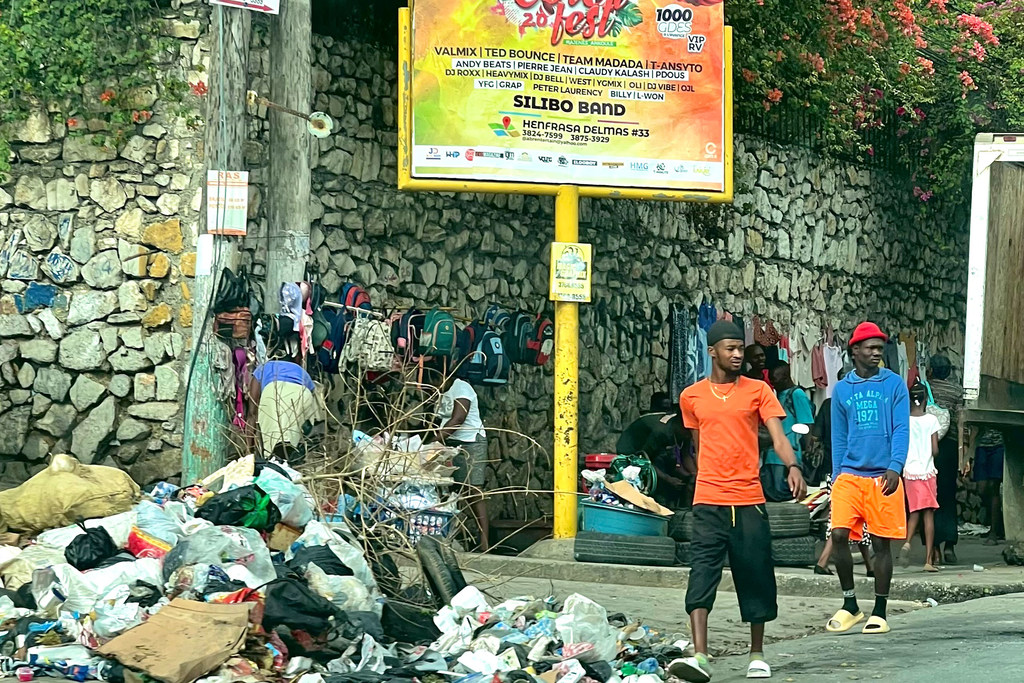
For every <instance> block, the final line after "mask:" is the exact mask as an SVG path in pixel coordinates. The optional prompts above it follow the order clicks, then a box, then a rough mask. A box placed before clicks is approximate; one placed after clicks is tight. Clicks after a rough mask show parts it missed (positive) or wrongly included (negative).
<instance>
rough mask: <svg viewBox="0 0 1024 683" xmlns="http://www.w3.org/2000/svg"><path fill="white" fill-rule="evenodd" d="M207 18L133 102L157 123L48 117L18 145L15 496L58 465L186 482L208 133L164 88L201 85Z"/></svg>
mask: <svg viewBox="0 0 1024 683" xmlns="http://www.w3.org/2000/svg"><path fill="white" fill-rule="evenodd" d="M186 4H190V3H186ZM202 13H203V10H200V9H198V6H197V5H192V7H191V8H189V7H186V8H184V9H182V10H180V11H169V14H168V15H167V16H166V17H165V20H164V21H163V28H164V32H165V33H166V35H169V36H172V37H174V38H176V39H178V41H177V43H176V44H177V48H176V51H175V52H174V53H173V54H167V55H166V62H165V63H163V64H161V65H160V67H161V68H160V71H161V80H159V81H157V82H156V83H154V84H153V85H151V86H148V87H142V88H138V89H136V90H135V91H133V92H131V93H128V99H129V102H130V103H131V107H132V108H133V109H137V110H144V111H150V112H152V118H151V119H150V120H148V121H146V122H145V123H143V124H139V125H137V126H135V128H134V130H132V131H129V134H128V135H127V136H126V137H125V138H124V140H123V141H121V142H118V141H117V140H116V139H115V138H114V136H113V135H112V133H111V131H109V130H107V125H106V124H105V123H104V121H103V120H101V118H100V117H99V116H97V115H95V113H90V112H81V113H76V114H75V116H74V120H69V121H60V120H51V119H50V117H49V115H48V114H46V113H44V112H43V111H40V112H38V113H37V114H36V115H34V116H33V117H31V118H30V119H29V120H28V121H27V122H26V123H25V124H24V125H22V126H20V127H18V129H17V130H15V131H14V132H13V139H14V142H13V150H14V158H13V169H12V172H11V174H10V176H9V177H8V178H6V179H0V183H2V185H0V278H2V287H3V292H2V296H0V413H2V414H0V421H2V424H3V428H2V429H0V482H3V483H5V484H6V485H11V484H16V483H19V482H20V481H22V480H24V479H25V478H27V476H28V475H29V474H32V473H34V472H36V471H38V470H39V469H41V468H42V467H43V466H44V465H45V462H46V461H45V458H46V457H47V456H48V455H49V454H50V453H51V452H58V453H59V452H70V453H73V454H74V455H76V456H77V457H78V458H79V459H80V460H82V461H83V462H85V463H104V464H112V465H119V466H121V467H125V468H127V469H128V470H129V471H130V472H131V473H132V475H133V476H134V477H135V478H136V479H137V480H139V481H140V482H141V483H147V482H149V481H152V480H154V479H156V478H162V477H170V476H173V475H175V474H177V473H178V472H180V469H181V468H180V459H181V455H180V447H181V443H182V432H181V417H182V412H183V411H182V404H181V399H182V397H183V395H184V382H183V379H184V374H183V371H182V370H183V367H184V365H183V361H184V360H185V359H186V358H187V357H188V347H189V346H190V343H191V331H190V330H189V329H187V328H188V327H189V326H191V308H190V307H189V304H188V303H187V302H188V300H189V298H190V295H189V287H188V279H187V278H188V276H190V275H192V274H194V273H193V270H194V267H195V255H194V253H190V251H191V249H192V247H193V245H194V244H195V230H196V225H197V220H198V215H199V214H198V209H199V206H200V204H201V202H202V193H201V187H202V185H201V180H202V176H203V162H202V159H201V156H200V154H201V139H202V132H201V128H200V129H194V128H191V127H189V126H188V125H187V121H186V117H187V116H189V115H190V114H189V112H188V111H187V110H188V105H189V104H190V102H182V101H181V100H180V99H174V98H170V97H168V96H167V92H168V88H166V87H165V81H164V80H163V79H169V78H174V79H178V81H179V82H180V81H181V80H190V81H192V82H193V83H194V82H197V81H199V80H201V79H202V78H203V76H202V75H201V74H202V72H203V69H202V65H203V64H204V63H205V62H207V61H208V58H207V55H205V54H204V50H203V49H202V48H201V47H200V46H199V44H198V40H197V39H198V38H199V35H200V32H201V30H200V29H201V26H203V25H205V19H204V17H203V16H202ZM111 87H116V86H111ZM100 90H102V88H98V89H97V90H96V92H97V94H98V93H99V92H100ZM191 104H192V105H193V106H198V105H199V103H198V101H196V100H194V99H192V100H191ZM100 106H102V105H100V103H99V102H98V101H97V107H98V108H99V107H100Z"/></svg>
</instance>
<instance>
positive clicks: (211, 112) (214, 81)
mask: <svg viewBox="0 0 1024 683" xmlns="http://www.w3.org/2000/svg"><path fill="white" fill-rule="evenodd" d="M286 4H287V3H286ZM251 29H252V15H251V14H250V13H249V11H248V10H244V9H235V8H228V7H224V6H223V5H216V6H214V7H213V12H212V20H211V22H210V38H211V39H210V44H211V50H210V53H211V54H210V73H209V94H208V96H207V98H206V112H205V113H206V138H205V150H206V169H207V170H213V171H241V170H243V169H244V163H245V162H244V157H243V145H244V143H245V121H246V109H245V93H246V82H247V79H248V70H247V63H248V57H249V36H250V33H251ZM203 186H204V187H206V181H205V178H204V181H203ZM203 207H204V208H203V210H202V211H201V213H200V219H199V226H200V229H199V235H200V238H199V244H198V246H197V258H196V278H195V285H194V287H193V306H192V310H193V317H192V357H191V359H190V361H189V367H190V372H189V377H188V392H187V394H186V398H185V443H184V446H183V448H182V451H181V459H182V462H181V478H182V483H184V484H191V483H193V482H195V481H197V480H199V479H202V478H203V477H205V476H206V475H208V474H210V473H212V472H215V471H216V470H217V469H218V468H220V467H221V466H223V465H224V461H225V456H226V455H227V448H228V439H227V435H228V428H229V426H230V424H231V416H230V414H229V413H228V411H227V409H226V407H225V405H224V402H223V401H222V400H221V397H220V395H219V389H218V384H219V383H218V382H217V381H216V370H215V368H214V363H213V360H214V354H215V353H216V349H217V345H218V344H220V342H219V341H217V340H216V338H215V337H214V334H213V315H212V313H211V314H210V320H207V319H206V317H207V310H208V308H209V304H210V303H211V301H212V296H213V294H214V292H215V290H216V288H217V284H218V282H219V280H220V273H221V270H223V269H224V268H225V267H230V268H231V269H232V270H236V269H237V264H238V240H239V238H236V237H222V236H215V237H214V238H213V240H209V238H208V237H206V230H207V226H206V210H205V202H204V203H203ZM204 252H205V253H204ZM210 252H212V254H211V253H210ZM204 264H209V265H204Z"/></svg>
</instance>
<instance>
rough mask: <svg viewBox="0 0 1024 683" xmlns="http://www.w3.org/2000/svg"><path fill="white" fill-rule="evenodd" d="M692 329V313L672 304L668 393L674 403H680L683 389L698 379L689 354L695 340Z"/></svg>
mask: <svg viewBox="0 0 1024 683" xmlns="http://www.w3.org/2000/svg"><path fill="white" fill-rule="evenodd" d="M692 327H693V322H692V320H691V318H690V311H689V310H687V308H686V307H685V306H683V305H681V304H672V307H671V308H670V309H669V346H668V367H669V375H668V392H669V396H671V397H672V400H673V402H675V401H678V399H679V395H680V394H682V393H683V389H685V388H686V387H688V386H690V385H691V384H693V383H694V382H695V381H696V379H697V372H696V369H695V368H694V364H693V359H691V358H690V354H689V347H690V344H691V342H692V340H693V333H692V330H691V328H692Z"/></svg>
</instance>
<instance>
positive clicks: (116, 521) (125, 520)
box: [36, 510, 136, 550]
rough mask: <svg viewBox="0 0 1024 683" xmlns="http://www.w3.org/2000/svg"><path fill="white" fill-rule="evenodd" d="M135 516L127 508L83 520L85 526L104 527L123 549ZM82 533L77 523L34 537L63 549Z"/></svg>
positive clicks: (92, 527)
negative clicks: (124, 510) (108, 514)
mask: <svg viewBox="0 0 1024 683" xmlns="http://www.w3.org/2000/svg"><path fill="white" fill-rule="evenodd" d="M135 518H136V512H135V510H128V511H127V512H122V513H120V514H117V515H111V516H110V517H101V518H100V519H87V520H86V521H85V528H86V529H95V528H97V527H102V528H104V529H106V530H107V533H108V534H110V538H111V540H113V541H114V545H116V546H117V547H118V548H119V549H123V548H124V547H126V546H127V545H128V534H130V533H131V531H132V526H134V524H135ZM84 533H85V532H84V531H82V527H80V526H78V525H77V524H72V525H71V526H65V527H61V528H59V529H50V530H49V531H44V532H43V533H41V534H39V536H38V537H37V538H36V543H41V544H42V545H45V546H49V547H51V548H57V549H60V550H64V549H65V548H67V547H68V544H70V543H71V541H73V540H75V538H77V537H78V536H81V535H82V534H84Z"/></svg>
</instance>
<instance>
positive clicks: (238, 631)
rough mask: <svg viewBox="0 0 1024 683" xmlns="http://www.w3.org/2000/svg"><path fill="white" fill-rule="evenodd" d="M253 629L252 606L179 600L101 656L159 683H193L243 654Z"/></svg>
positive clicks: (106, 648)
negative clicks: (250, 630) (250, 623)
mask: <svg viewBox="0 0 1024 683" xmlns="http://www.w3.org/2000/svg"><path fill="white" fill-rule="evenodd" d="M248 630H249V604H248V603H242V604H238V605H218V604H211V603H205V602H195V601H193V600H182V599H180V598H179V599H175V600H173V601H172V602H171V604H169V605H167V606H166V607H164V608H163V609H162V610H160V611H159V612H157V613H156V614H154V615H153V616H152V617H151V618H150V619H149V621H147V622H145V623H144V624H140V625H139V626H136V627H135V628H133V629H129V630H128V631H125V632H124V633H122V634H121V635H119V636H117V637H116V638H114V639H113V640H111V641H110V642H109V643H107V644H106V645H103V646H102V647H101V648H100V649H99V650H98V652H99V654H100V655H102V656H104V657H113V658H114V659H116V660H117V661H119V662H121V663H122V664H124V666H125V667H127V668H131V669H136V670H138V671H141V672H143V673H145V674H148V675H149V676H150V677H152V678H155V679H157V680H158V681H163V682H164V683H191V682H192V681H194V680H196V679H197V678H200V677H202V676H205V675H206V674H208V673H210V672H211V671H214V670H216V669H217V668H219V667H220V666H221V664H223V663H224V662H226V661H228V659H229V658H230V657H231V656H232V655H234V654H235V653H237V652H239V651H240V650H241V649H242V646H243V645H245V636H246V633H247V632H248Z"/></svg>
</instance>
